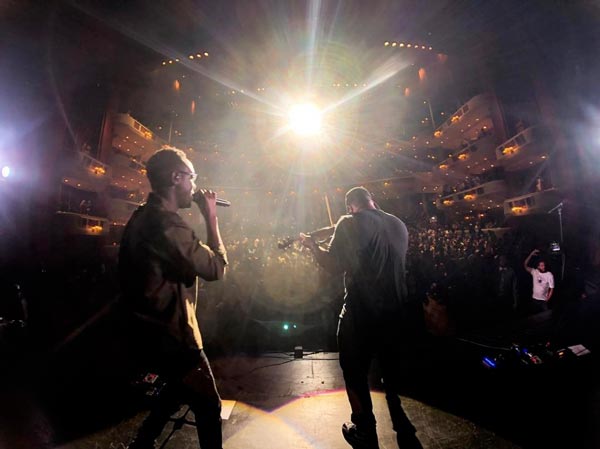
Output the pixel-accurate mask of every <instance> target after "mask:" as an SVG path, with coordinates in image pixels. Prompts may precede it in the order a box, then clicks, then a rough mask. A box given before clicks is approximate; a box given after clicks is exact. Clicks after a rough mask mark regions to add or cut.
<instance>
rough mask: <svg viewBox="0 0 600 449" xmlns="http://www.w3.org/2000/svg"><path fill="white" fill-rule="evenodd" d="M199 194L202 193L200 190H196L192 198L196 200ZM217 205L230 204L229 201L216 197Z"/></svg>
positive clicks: (227, 205)
mask: <svg viewBox="0 0 600 449" xmlns="http://www.w3.org/2000/svg"><path fill="white" fill-rule="evenodd" d="M200 195H202V193H201V192H200V190H198V191H197V192H194V194H193V195H192V199H193V200H194V201H196V200H197V199H198V198H199V197H200ZM217 206H222V207H229V206H231V202H229V201H227V200H224V199H223V198H217Z"/></svg>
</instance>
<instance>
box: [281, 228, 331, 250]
mask: <svg viewBox="0 0 600 449" xmlns="http://www.w3.org/2000/svg"><path fill="white" fill-rule="evenodd" d="M334 231H335V226H326V227H324V228H319V229H315V230H314V231H311V232H305V233H303V234H304V235H306V236H308V237H312V238H313V239H315V240H316V242H317V244H318V245H323V244H325V243H327V241H328V240H329V239H330V238H331V237H332V236H333V233H334ZM298 240H300V237H288V238H286V239H283V240H281V241H280V242H279V243H278V244H277V248H279V249H286V248H289V247H290V246H291V245H292V244H293V243H294V242H297V241H298Z"/></svg>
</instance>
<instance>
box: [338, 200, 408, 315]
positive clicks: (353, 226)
mask: <svg viewBox="0 0 600 449" xmlns="http://www.w3.org/2000/svg"><path fill="white" fill-rule="evenodd" d="M407 247H408V231H407V229H406V226H405V225H404V223H403V222H402V220H400V219H399V218H397V217H395V216H394V215H391V214H388V213H386V212H383V211H381V210H377V209H366V210H362V211H360V212H358V213H356V214H354V215H345V216H343V217H341V218H340V220H339V221H338V223H337V225H336V230H335V233H334V236H333V240H332V242H331V246H330V248H329V252H330V254H331V255H332V256H333V257H334V258H335V260H336V263H337V264H338V265H339V267H340V269H341V271H343V272H344V284H345V287H346V298H345V300H346V306H347V307H356V308H358V309H359V310H361V311H362V312H374V313H381V312H383V313H385V312H387V311H395V310H399V309H400V308H401V307H402V305H403V304H404V303H405V302H406V299H407V291H406V251H407Z"/></svg>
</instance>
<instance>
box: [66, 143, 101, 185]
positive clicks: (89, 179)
mask: <svg viewBox="0 0 600 449" xmlns="http://www.w3.org/2000/svg"><path fill="white" fill-rule="evenodd" d="M111 175H112V170H111V167H110V166H109V165H108V164H105V163H104V162H100V161H99V160H98V159H94V158H93V157H91V156H90V155H89V154H87V153H84V152H81V151H79V152H77V153H76V155H75V160H74V161H73V160H71V161H68V162H67V165H66V166H65V171H64V176H63V179H62V182H63V183H64V184H66V185H70V186H72V187H74V188H77V189H80V190H89V191H94V192H99V191H102V190H103V189H104V188H105V187H106V186H107V185H108V183H109V182H110V179H111Z"/></svg>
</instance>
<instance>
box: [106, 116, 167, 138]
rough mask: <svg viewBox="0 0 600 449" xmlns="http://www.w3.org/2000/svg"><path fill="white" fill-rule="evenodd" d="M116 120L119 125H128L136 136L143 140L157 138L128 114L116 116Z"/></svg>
mask: <svg viewBox="0 0 600 449" xmlns="http://www.w3.org/2000/svg"><path fill="white" fill-rule="evenodd" d="M116 120H117V122H119V123H123V124H125V125H128V126H129V127H130V128H132V129H133V130H134V131H135V132H136V133H137V134H139V135H140V136H141V137H143V138H145V139H148V140H157V136H155V135H154V133H153V132H152V131H150V130H149V129H148V128H146V127H145V126H144V125H142V124H141V123H140V122H138V121H137V120H136V119H134V118H133V117H132V116H131V115H129V114H117V119H116Z"/></svg>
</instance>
